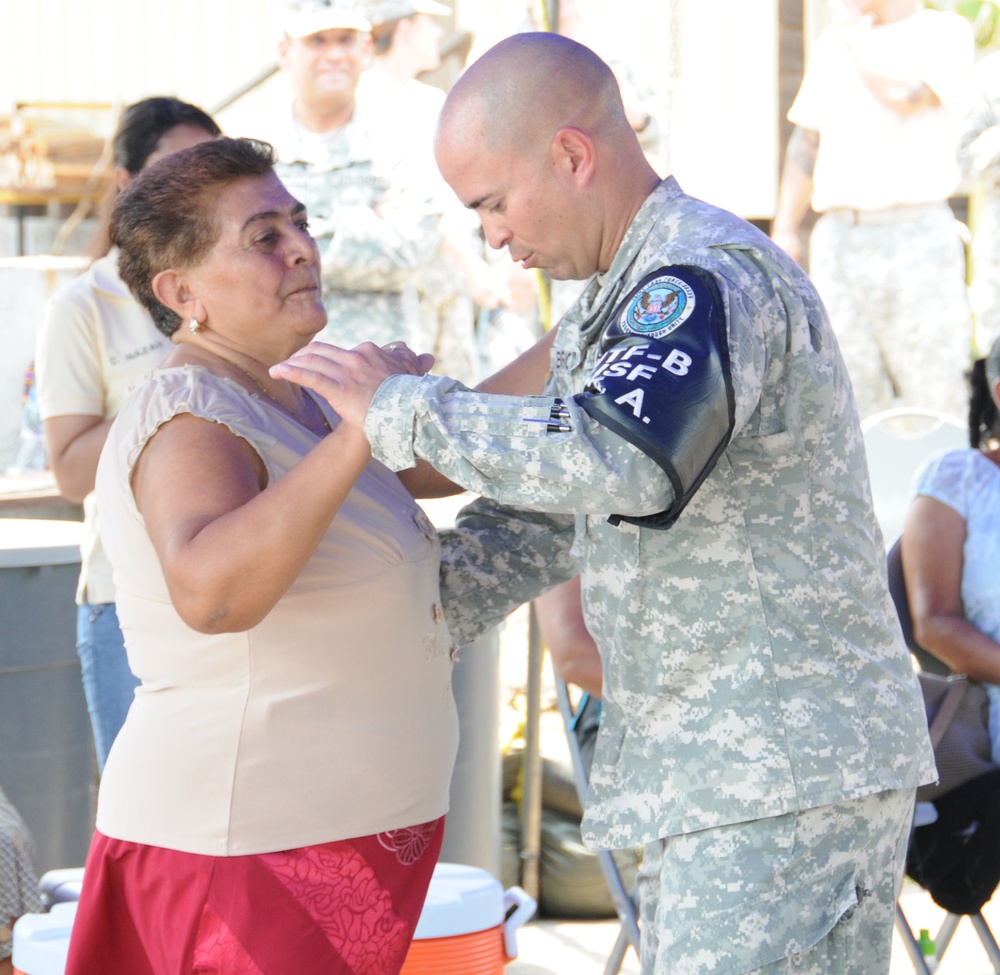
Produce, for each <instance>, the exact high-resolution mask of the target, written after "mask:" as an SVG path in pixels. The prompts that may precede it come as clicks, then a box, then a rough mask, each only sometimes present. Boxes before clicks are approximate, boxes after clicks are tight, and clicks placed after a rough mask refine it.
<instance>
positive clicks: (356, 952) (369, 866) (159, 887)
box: [66, 817, 444, 975]
mask: <svg viewBox="0 0 1000 975" xmlns="http://www.w3.org/2000/svg"><path fill="white" fill-rule="evenodd" d="M443 833H444V817H442V818H441V819H438V820H435V821H434V822H431V823H425V824H423V825H421V826H414V827H410V828H408V829H397V830H392V831H390V832H387V833H379V834H377V835H375V836H365V837H362V838H360V839H350V840H340V841H337V842H334V843H323V844H320V845H318V846H307V847H302V848H301V849H297V850H287V851H284V852H281V853H262V854H258V855H253V856H235V857H211V856H200V855H198V854H194V853H179V852H177V851H175V850H166V849H163V848H161V847H155V846H144V845H142V844H140V843H129V842H126V841H123V840H113V839H109V838H108V837H106V836H103V835H102V834H100V833H95V835H94V840H93V843H92V844H91V848H90V853H89V855H88V857H87V868H86V872H85V874H84V885H83V892H82V894H81V897H80V904H79V908H78V910H77V915H76V921H75V922H74V925H73V936H72V939H71V941H70V948H69V960H68V963H67V966H66V975H107V973H108V972H123V973H124V972H127V973H128V975H309V973H312V972H315V973H322V975H396V973H398V972H399V970H400V968H401V967H402V965H403V961H404V960H405V958H406V952H407V949H408V948H409V945H410V941H411V939H412V938H413V932H414V930H415V928H416V926H417V921H418V920H419V918H420V911H421V908H422V907H423V903H424V898H425V896H426V894H427V888H428V886H429V884H430V881H431V875H432V873H433V871H434V864H435V863H436V861H437V858H438V853H439V852H440V850H441V840H442V836H443Z"/></svg>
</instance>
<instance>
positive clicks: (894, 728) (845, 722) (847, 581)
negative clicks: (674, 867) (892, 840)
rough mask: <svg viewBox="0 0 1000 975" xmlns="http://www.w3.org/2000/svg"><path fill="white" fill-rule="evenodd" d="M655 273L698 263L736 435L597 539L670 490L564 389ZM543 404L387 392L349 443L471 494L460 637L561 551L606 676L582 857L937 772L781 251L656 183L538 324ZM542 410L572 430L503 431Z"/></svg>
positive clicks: (405, 383)
mask: <svg viewBox="0 0 1000 975" xmlns="http://www.w3.org/2000/svg"><path fill="white" fill-rule="evenodd" d="M669 265H688V266H691V265H696V266H699V267H701V268H703V269H705V270H706V271H708V272H710V273H711V275H712V277H713V278H714V280H715V281H716V282H717V284H718V287H719V289H720V292H721V296H722V301H723V303H724V306H725V315H726V319H727V330H728V344H729V352H730V358H731V371H732V381H733V385H734V394H735V404H736V407H735V408H736V418H735V432H734V433H733V436H732V440H731V441H730V443H729V446H728V448H727V449H726V451H725V453H724V454H723V455H722V457H721V459H720V460H719V462H718V464H717V465H716V467H715V469H714V470H713V472H712V473H711V474H710V475H709V476H708V478H707V479H706V480H705V481H704V483H703V484H702V485H701V487H700V489H699V490H698V492H697V493H696V494H695V495H694V497H693V499H692V500H691V501H690V503H689V504H688V506H687V508H686V509H685V510H684V511H683V513H682V514H681V516H680V518H679V520H678V521H677V522H676V524H674V525H673V527H672V528H670V529H669V530H668V531H662V530H654V529H651V528H648V527H642V526H641V525H635V524H631V523H621V524H619V525H618V526H617V527H616V526H615V525H612V524H610V523H609V521H608V515H609V514H611V513H619V514H624V515H649V514H653V513H655V512H658V511H661V510H662V509H664V508H665V507H666V506H667V505H668V504H669V503H670V501H671V500H672V489H671V487H670V484H669V482H668V481H667V478H666V477H665V476H664V474H663V472H662V470H660V468H658V467H657V465H656V464H655V463H653V462H652V461H651V460H650V459H649V458H647V457H646V456H645V455H644V454H642V453H640V452H639V451H638V450H637V449H635V448H633V447H632V446H631V445H630V444H628V443H626V442H624V441H623V440H622V439H620V438H619V437H617V436H616V435H614V434H613V433H611V432H610V431H609V430H608V429H606V428H604V427H601V426H600V425H598V424H597V423H595V422H594V421H593V420H591V419H590V418H589V417H588V416H587V414H586V413H584V411H583V410H582V409H580V407H579V406H578V405H577V404H576V402H575V401H574V399H573V395H574V393H577V392H579V391H580V390H581V389H582V388H583V385H584V383H585V381H586V379H587V377H588V375H589V374H590V371H591V370H592V369H593V367H594V364H595V362H596V360H597V358H598V354H599V350H598V345H597V343H598V339H599V337H600V335H601V333H602V330H603V328H604V326H605V324H606V322H607V321H608V319H609V317H610V316H611V312H612V310H613V309H615V308H616V307H617V305H618V303H619V301H620V299H621V298H622V297H624V295H625V294H627V292H628V290H629V289H630V288H631V286H632V285H633V284H635V283H637V282H638V281H639V280H640V279H642V278H643V277H644V276H645V275H646V274H647V273H648V272H650V271H651V270H656V269H657V268H659V267H662V266H669ZM546 392H547V394H548V395H546V396H540V397H529V398H524V399H519V398H514V397H499V396H486V395H482V394H477V393H473V392H469V391H467V390H465V389H464V388H463V387H460V386H457V385H456V384H454V383H452V382H450V381H449V380H443V379H436V378H434V377H429V376H428V377H422V378H418V377H412V376H395V377H391V378H390V379H388V380H386V381H385V382H384V383H383V384H382V386H381V387H380V388H379V390H378V392H377V393H376V397H375V400H374V402H373V404H372V408H371V410H370V413H369V416H368V421H367V431H368V434H369V437H370V439H371V441H372V444H373V449H374V452H375V455H376V456H377V457H378V458H379V459H381V460H383V461H384V462H386V463H387V464H389V465H390V466H391V467H393V468H395V469H397V470H398V469H402V468H405V467H407V466H409V465H411V464H412V462H413V457H414V455H415V454H416V455H419V456H421V457H425V458H427V459H428V460H429V461H430V462H431V463H433V464H434V465H435V466H436V467H438V468H439V469H440V470H442V471H443V472H445V473H446V474H447V475H448V476H449V477H451V478H453V479H455V480H456V481H458V482H460V483H462V484H464V485H466V486H468V487H469V488H470V489H472V490H475V491H478V492H480V493H481V494H483V495H484V496H486V497H484V498H483V499H480V500H478V501H476V502H474V504H473V505H472V506H470V508H469V509H466V511H465V512H463V514H462V516H461V517H460V519H459V522H458V525H457V529H456V531H454V532H451V533H447V532H446V533H444V536H445V537H444V539H443V541H444V546H445V558H446V559H447V560H449V565H448V567H447V568H446V569H445V570H444V572H443V576H442V587H443V595H444V596H445V598H446V599H447V606H448V613H449V625H450V626H452V633H453V635H455V637H456V639H458V640H459V642H465V641H466V640H468V639H469V638H471V637H472V636H473V635H475V632H476V628H477V627H479V628H481V627H483V626H488V625H490V624H492V623H495V622H496V621H497V620H498V619H500V618H502V615H503V613H505V612H506V611H508V610H509V609H511V608H512V607H513V606H515V605H517V603H518V602H519V601H522V600H524V599H528V598H531V597H532V596H533V595H534V594H535V593H536V592H537V591H538V589H539V588H541V587H546V586H551V585H552V584H553V583H555V582H559V581H560V580H561V579H563V578H565V576H566V575H567V574H568V573H569V572H572V569H571V568H570V569H568V568H567V565H566V555H567V549H568V548H569V547H570V545H572V555H573V556H574V557H575V560H576V562H577V563H578V565H579V567H580V570H581V574H582V578H583V601H584V612H585V616H586V620H587V625H588V627H589V628H590V630H591V632H592V633H593V635H594V637H595V639H596V641H597V643H598V645H599V646H600V648H601V652H602V656H603V661H604V711H603V715H602V727H601V732H600V736H599V739H598V743H597V750H596V754H595V757H594V765H593V770H592V775H591V781H590V797H589V801H588V809H587V812H586V817H585V821H584V837H585V839H586V840H587V842H588V843H590V844H591V845H597V846H612V847H615V846H626V845H634V844H638V843H644V842H649V841H651V840H653V839H655V838H659V837H666V836H671V835H675V834H678V833H686V832H693V831H697V830H701V829H705V828H708V827H714V826H721V825H725V824H729V823H736V822H745V821H749V820H753V819H759V818H763V817H770V816H775V815H778V814H783V813H788V812H794V811H799V810H803V809H808V808H812V807H816V806H821V805H825V804H828V803H832V802H837V801H840V800H843V799H849V798H852V797H860V796H864V795H867V794H873V793H876V792H880V791H883V790H888V789H895V788H906V787H912V786H916V785H917V784H918V783H922V782H925V781H928V780H930V779H932V778H933V777H934V765H933V756H932V753H931V750H930V746H929V741H928V737H927V726H926V722H925V718H924V709H923V705H922V703H921V698H920V693H919V690H918V687H917V682H916V679H915V677H914V675H913V672H912V668H911V664H910V659H909V655H908V654H907V652H906V651H905V649H904V647H903V645H902V642H901V639H900V635H899V628H898V624H897V621H896V616H895V612H894V609H893V606H892V602H891V599H890V597H889V595H888V592H887V587H886V581H885V580H886V573H885V561H884V550H883V547H882V539H881V537H880V535H879V532H878V529H877V527H876V524H875V519H874V516H873V514H872V507H871V497H870V490H869V487H868V477H867V468H866V462H865V454H864V446H863V442H862V438H861V432H860V428H859V424H858V419H857V413H856V410H855V406H854V402H853V398H852V394H851V388H850V384H849V382H848V379H847V375H846V372H845V370H844V367H843V364H842V362H841V359H840V356H839V353H838V351H837V345H836V342H835V340H834V337H833V334H832V332H831V331H830V327H829V324H828V322H827V319H826V316H825V313H824V311H823V309H822V306H821V304H820V302H819V300H818V298H817V297H816V293H815V291H814V290H813V288H812V286H811V284H810V283H809V281H808V279H807V278H806V277H805V275H804V274H803V273H802V272H801V271H800V270H799V269H798V267H797V266H796V265H794V264H793V263H792V262H791V261H790V260H789V259H788V258H787V257H786V256H785V255H784V254H783V252H781V251H780V250H779V249H778V248H776V247H775V246H774V245H773V244H772V243H771V242H770V241H769V240H768V239H767V238H766V237H764V236H763V235H762V234H760V233H759V232H758V231H757V230H756V229H754V228H753V227H751V226H750V225H749V224H747V223H745V222H744V221H742V220H740V219H738V218H737V217H734V216H733V215H731V214H728V213H726V212H724V211H721V210H718V209H716V208H714V207H710V206H708V205H707V204H705V203H702V202H700V201H698V200H695V199H693V198H691V197H688V196H685V195H684V194H683V193H682V192H681V191H680V188H679V187H678V186H677V184H676V182H675V181H674V180H672V179H668V180H665V181H664V182H662V183H661V184H660V185H659V187H658V188H657V189H656V190H654V192H653V193H652V194H651V196H650V197H649V198H648V199H647V201H646V202H645V204H644V205H643V207H642V208H641V209H640V211H639V212H638V214H637V215H636V217H635V219H634V220H633V222H632V224H631V226H630V227H629V229H628V231H627V233H626V235H625V238H624V240H623V242H622V244H621V247H620V249H619V251H618V253H617V255H616V257H615V259H614V262H613V264H612V266H611V268H610V270H609V272H608V273H607V274H605V275H603V276H602V277H600V278H593V279H591V280H590V281H589V282H588V284H587V287H586V288H585V290H584V292H583V294H582V295H581V297H580V299H579V300H578V302H577V303H576V305H575V306H574V307H573V308H572V309H570V311H569V312H568V313H567V314H566V316H565V317H564V318H563V320H562V322H561V323H560V326H559V334H558V337H557V340H556V343H555V346H554V348H553V350H552V374H551V377H550V380H549V383H548V386H547V389H546ZM554 395H557V396H560V397H562V398H563V399H564V400H565V404H566V408H567V410H568V412H569V419H568V422H567V423H566V424H565V425H566V426H570V427H572V432H550V430H551V427H550V426H548V425H546V424H545V423H536V422H526V421H525V420H524V419H523V418H526V417H535V418H547V417H549V415H550V409H551V407H552V404H553V400H552V396H554ZM488 498H489V499H493V500H488ZM508 505H524V506H530V507H526V508H525V509H523V510H520V511H518V510H513V509H511V508H510V507H507V506H508ZM546 512H547V513H546ZM560 512H561V513H566V512H571V513H573V515H574V516H575V518H574V519H573V521H575V524H574V523H572V522H571V520H570V519H568V518H567V517H566V516H565V515H561V514H558V513H560Z"/></svg>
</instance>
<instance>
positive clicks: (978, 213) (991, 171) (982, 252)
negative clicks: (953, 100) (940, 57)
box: [958, 51, 1000, 352]
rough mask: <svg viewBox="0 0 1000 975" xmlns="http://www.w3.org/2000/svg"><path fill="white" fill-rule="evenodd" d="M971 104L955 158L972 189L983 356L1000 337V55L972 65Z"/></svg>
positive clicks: (973, 296)
mask: <svg viewBox="0 0 1000 975" xmlns="http://www.w3.org/2000/svg"><path fill="white" fill-rule="evenodd" d="M976 81H977V86H976V89H977V90H976V101H975V104H974V105H973V108H972V111H971V112H970V113H969V117H968V119H967V120H966V124H965V129H964V131H963V133H962V138H961V140H960V141H959V147H958V159H959V163H960V164H961V166H962V173H963V175H964V176H965V178H966V180H967V181H968V183H969V185H970V186H971V188H972V193H971V195H970V203H972V204H973V206H974V208H975V213H974V216H975V219H974V221H972V247H971V255H972V270H973V276H972V283H971V284H970V285H969V302H970V304H971V305H972V314H973V317H974V319H975V326H976V332H975V344H976V347H977V348H978V349H979V350H980V351H982V352H988V351H989V349H990V348H991V347H992V345H993V342H994V341H995V340H996V339H997V337H998V336H1000V51H994V52H993V53H992V54H988V55H987V56H986V57H984V58H982V59H981V60H980V61H978V62H977V63H976Z"/></svg>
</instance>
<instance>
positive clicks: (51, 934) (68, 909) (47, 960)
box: [11, 901, 76, 975]
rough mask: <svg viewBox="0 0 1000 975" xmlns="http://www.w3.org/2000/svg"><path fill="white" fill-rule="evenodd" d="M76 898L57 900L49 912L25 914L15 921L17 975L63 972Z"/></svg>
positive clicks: (61, 974) (52, 974)
mask: <svg viewBox="0 0 1000 975" xmlns="http://www.w3.org/2000/svg"><path fill="white" fill-rule="evenodd" d="M75 917H76V901H66V902H65V903H62V904H55V905H54V906H53V907H52V910H51V911H49V913H48V914H24V915H22V916H21V917H19V918H18V919H17V923H16V924H15V925H14V955H13V958H12V959H11V960H12V961H13V963H14V975H63V972H64V971H65V970H66V955H67V953H68V952H69V936H70V934H71V932H72V930H73V919H74V918H75Z"/></svg>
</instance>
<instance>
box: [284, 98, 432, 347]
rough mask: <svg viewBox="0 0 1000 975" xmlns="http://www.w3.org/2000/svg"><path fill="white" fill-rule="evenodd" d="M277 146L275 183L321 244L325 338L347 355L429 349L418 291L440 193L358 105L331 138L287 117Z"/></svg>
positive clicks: (390, 136) (429, 246) (322, 337)
mask: <svg viewBox="0 0 1000 975" xmlns="http://www.w3.org/2000/svg"><path fill="white" fill-rule="evenodd" d="M272 141H273V142H274V145H275V149H276V150H277V152H278V158H279V165H278V166H277V173H278V176H279V177H280V178H281V181H282V182H283V183H284V184H285V186H286V187H287V188H288V190H289V192H290V193H291V194H292V195H293V196H294V197H295V198H296V199H298V200H299V201H301V202H302V203H304V204H305V205H306V208H307V211H308V214H309V225H310V232H311V233H312V235H313V237H315V238H316V242H317V244H318V245H319V250H320V256H321V259H322V266H323V294H324V304H325V305H326V310H327V313H328V315H329V322H328V324H327V327H326V329H325V330H324V332H323V333H322V334H321V335H320V336H319V338H321V339H323V340H325V341H329V342H333V343H335V344H337V345H341V346H345V347H347V348H351V347H353V346H355V345H357V344H358V343H359V342H364V341H371V342H375V343H376V344H378V345H385V344H387V343H389V342H391V341H393V340H394V339H396V340H399V339H403V340H405V341H406V342H407V343H409V344H410V346H411V347H412V348H414V349H429V348H431V347H432V344H433V343H432V342H431V341H429V340H428V338H427V337H426V336H425V335H424V334H423V330H422V328H421V321H420V312H419V307H418V289H417V286H418V281H419V277H420V275H421V273H422V272H423V271H425V270H426V268H427V263H428V261H429V260H430V258H431V257H432V256H433V255H434V254H435V253H436V252H437V250H438V245H439V242H440V233H441V227H440V224H441V207H440V203H439V202H436V200H435V189H436V187H435V185H434V184H433V183H432V182H431V180H430V179H428V178H427V177H426V176H422V175H421V171H420V168H419V167H417V166H414V165H411V164H409V163H407V162H406V161H405V160H404V159H403V158H402V155H401V153H402V149H403V146H402V145H401V144H400V143H401V142H402V141H403V140H399V139H396V138H394V137H393V133H392V132H383V131H382V130H381V129H380V128H379V127H378V126H376V125H374V124H373V123H372V121H371V116H369V115H366V114H365V112H364V110H363V109H362V108H360V107H358V108H356V109H355V112H354V116H353V117H352V119H351V121H350V122H348V123H347V124H346V125H344V126H342V127H341V128H339V129H336V130H334V131H333V132H328V133H314V132H310V131H308V130H307V129H305V128H303V127H302V126H301V125H299V124H297V123H296V122H295V120H294V119H293V117H292V115H291V113H289V117H288V119H287V121H286V123H285V124H284V125H283V127H282V129H281V130H280V131H277V132H275V133H274V135H273V137H272ZM376 208H377V209H376Z"/></svg>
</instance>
